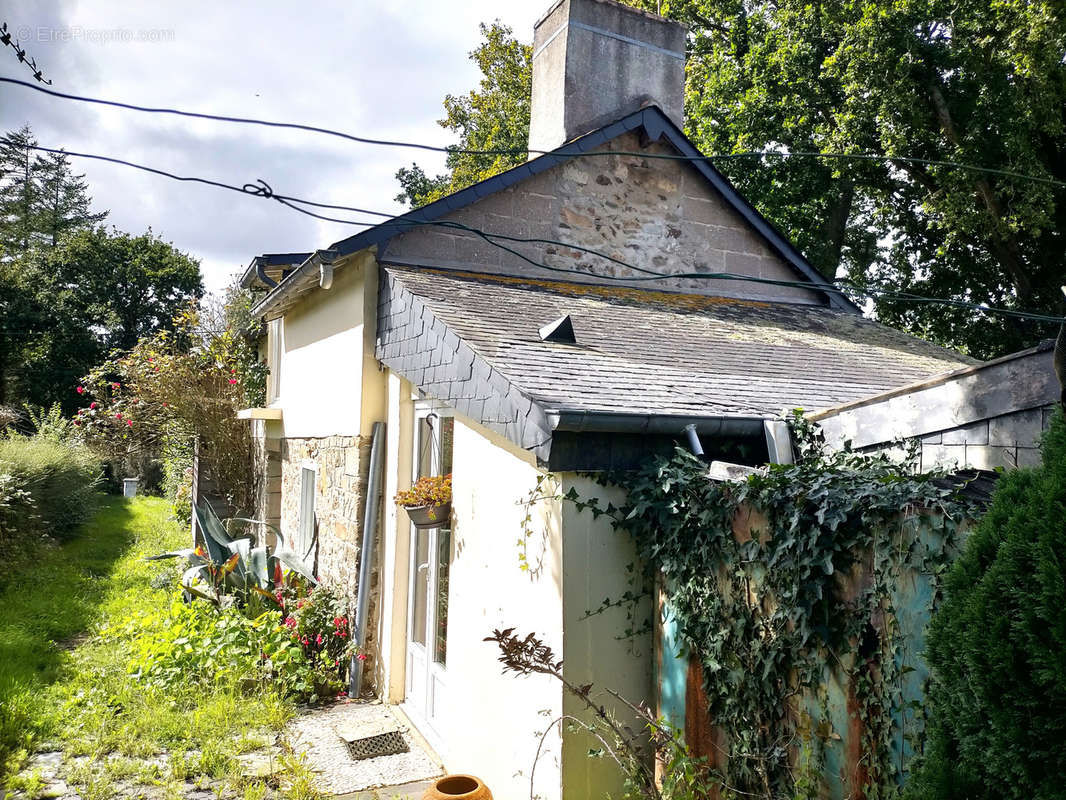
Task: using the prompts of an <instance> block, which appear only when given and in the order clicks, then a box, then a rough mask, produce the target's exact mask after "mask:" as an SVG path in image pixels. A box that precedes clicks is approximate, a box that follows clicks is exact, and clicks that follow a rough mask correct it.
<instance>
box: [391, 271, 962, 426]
mask: <svg viewBox="0 0 1066 800" xmlns="http://www.w3.org/2000/svg"><path fill="white" fill-rule="evenodd" d="M383 285H385V286H386V287H388V291H386V292H385V293H384V296H383V299H382V307H381V308H380V314H379V320H378V337H379V345H378V357H379V358H380V359H381V360H383V361H384V362H385V363H386V364H388V365H389V366H390V367H392V368H393V369H395V370H396V371H397V372H399V373H400V374H403V375H405V377H407V378H408V379H409V380H412V381H413V382H414V383H416V384H417V385H425V384H427V383H433V384H435V391H436V392H437V396H439V397H441V399H443V400H449V399H455V398H456V397H458V396H462V395H463V393H466V394H467V395H469V396H471V397H474V398H476V397H478V396H479V392H478V391H477V390H476V389H471V388H470V387H468V386H467V387H455V386H452V387H449V385H448V380H451V381H452V382H453V383H454V382H455V381H460V382H461V380H464V379H465V380H469V379H470V378H467V376H466V375H465V374H462V375H458V377H452V378H449V379H447V380H445V370H444V368H443V366H441V365H440V361H437V362H436V363H435V364H434V363H431V362H432V359H431V360H430V362H425V366H423V362H424V361H425V359H424V358H423V356H422V354H421V353H420V350H422V349H424V348H425V347H430V348H433V347H434V343H433V342H432V341H429V342H427V343H424V344H421V345H419V344H417V343H415V344H412V343H411V342H414V340H415V339H416V338H417V337H416V335H415V334H414V333H412V327H411V323H412V320H411V317H410V309H411V308H412V307H413V306H415V305H417V306H418V307H420V308H422V309H424V311H423V315H424V317H425V320H426V321H425V323H424V325H432V326H435V327H434V330H436V331H437V338H438V339H440V340H443V337H445V336H448V335H451V336H453V337H454V341H453V340H451V339H449V340H448V341H441V344H442V349H444V350H456V349H461V348H460V346H461V345H462V346H466V347H469V348H470V350H472V351H473V358H474V359H475V360H477V359H482V360H483V361H484V362H485V363H487V364H488V365H489V366H490V367H491V370H492V371H494V372H495V373H497V375H498V377H501V378H503V379H505V380H506V382H508V383H509V387H508V389H507V391H511V392H512V393H516V395H515V396H516V397H518V396H521V397H523V398H528V400H529V401H531V402H530V403H528V404H527V408H530V407H536V408H535V410H536V411H537V413H539V414H542V415H543V414H548V415H549V416H550V415H551V412H553V411H586V412H591V413H600V414H647V415H674V416H688V417H721V416H737V417H763V418H774V417H779V416H780V415H781V414H782V412H783V411H785V410H786V409H790V408H796V407H801V408H805V409H808V410H817V409H824V408H828V407H831V406H835V405H839V404H841V403H845V402H848V401H850V400H855V399H858V398H861V397H866V396H869V395H871V394H875V393H877V392H880V391H884V390H886V389H889V388H891V387H894V386H898V385H900V384H903V383H908V382H911V381H915V380H919V379H921V378H924V377H927V376H930V375H935V374H937V373H940V372H944V371H946V370H950V369H956V368H958V367H960V366H964V365H969V364H972V363H976V362H974V361H972V360H971V359H968V358H967V357H965V356H962V355H960V354H958V353H954V352H952V351H950V350H945V349H943V348H941V347H938V346H936V345H933V344H930V343H928V342H925V341H923V340H921V339H917V338H915V337H913V336H909V335H907V334H904V333H902V332H900V331H897V330H894V329H892V328H888V327H885V326H884V325H881V324H879V323H877V322H874V321H872V320H869V319H865V318H863V317H861V316H859V315H856V314H853V313H850V312H848V311H840V310H835V309H830V308H825V307H819V306H810V305H787V304H781V303H764V302H756V301H745V300H734V299H726V298H719V297H709V296H706V295H693V294H678V293H671V292H662V291H649V290H642V289H632V288H628V287H610V286H599V285H588V284H574V283H566V282H561V281H541V280H530V279H525V278H517V277H508V276H497V275H486V274H482V273H464V272H455V271H448V270H440V269H428V268H425V269H411V268H400V267H388V268H387V269H386V280H385V281H383ZM405 298H407V299H405ZM411 298H413V301H412V300H411ZM565 314H569V315H570V317H571V319H572V321H573V327H574V331H575V334H576V340H577V341H576V343H575V344H566V343H560V342H551V341H543V340H542V339H541V337H540V334H539V329H540V328H541V327H542V326H544V325H545V324H547V323H549V322H551V321H553V320H555V319H558V318H559V317H561V316H563V315H565ZM419 325H420V326H421V327H418V330H419V331H421V330H423V327H424V326H423V323H419ZM405 342H406V343H407V344H405ZM427 369H431V370H433V372H432V373H429V372H427V371H426V370H427ZM466 372H467V373H469V374H470V376H471V378H472V377H473V375H474V370H471V369H469V365H467V370H466ZM449 374H450V373H449ZM429 375H432V378H433V379H432V380H429V379H427V376H429ZM438 379H439V380H438ZM500 388H501V387H500V386H496V387H495V389H494V391H493V392H488V393H495V394H497V395H498V394H500V393H501V392H500ZM505 393H506V392H505ZM519 405H521V403H518V402H516V404H515V407H516V408H517V407H518V406H519ZM513 413H514V412H513V410H512V413H510V416H512V417H513ZM503 416H508V415H506V414H505V415H503ZM475 418H477V416H476V415H475ZM483 421H484V420H483ZM489 421H490V422H492V421H506V420H503V419H501V420H489ZM512 438H514V437H512ZM527 438H528V437H527ZM515 440H516V441H518V439H517V438H516V439H515Z"/></svg>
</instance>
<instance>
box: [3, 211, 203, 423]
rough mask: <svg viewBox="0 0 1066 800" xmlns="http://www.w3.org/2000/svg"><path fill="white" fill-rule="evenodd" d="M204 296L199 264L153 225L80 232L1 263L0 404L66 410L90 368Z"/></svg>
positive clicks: (170, 320) (162, 326) (166, 326)
mask: <svg viewBox="0 0 1066 800" xmlns="http://www.w3.org/2000/svg"><path fill="white" fill-rule="evenodd" d="M202 293H203V285H202V282H201V277H200V266H199V263H198V262H197V261H196V260H195V259H192V258H190V257H189V256H188V255H186V254H185V253H182V252H180V251H178V250H177V249H175V248H174V246H173V245H171V244H169V243H167V242H164V241H162V240H161V239H159V238H158V237H156V236H155V235H154V234H152V232H151V231H149V232H147V233H145V234H142V235H140V236H131V235H129V234H124V233H119V232H117V231H112V232H108V231H106V230H105V229H103V228H96V229H92V230H82V231H78V232H76V233H73V234H68V235H66V236H65V237H64V238H63V239H62V240H61V241H60V243H59V245H58V246H57V247H55V248H50V249H40V248H38V249H31V250H30V251H28V252H26V253H24V254H21V255H19V256H18V257H17V258H15V259H13V260H10V261H6V262H0V319H2V320H3V321H2V324H0V328H2V331H0V333H2V335H0V387H2V389H0V391H2V393H3V394H2V396H0V402H6V403H8V404H11V405H20V404H21V403H23V402H30V403H33V404H36V405H42V406H48V405H51V404H52V403H53V402H60V403H62V404H63V406H64V408H66V409H68V410H69V409H70V408H71V407H72V404H73V403H74V402H75V399H76V398H75V396H74V395H73V394H72V391H73V387H74V385H75V383H76V382H77V380H78V378H79V377H80V376H81V375H84V374H85V373H86V371H88V369H89V368H90V367H92V366H93V365H94V364H96V363H98V362H99V361H100V360H101V359H103V358H104V356H105V355H107V353H109V352H110V351H111V350H114V349H129V348H130V347H132V346H133V345H134V344H136V342H137V341H138V339H140V338H141V337H142V336H146V335H151V334H152V333H154V332H156V331H159V330H166V329H170V328H172V327H173V324H174V323H173V318H174V317H175V315H177V314H178V313H180V312H181V311H182V310H183V309H184V308H185V307H186V306H187V305H188V303H189V301H190V300H192V299H195V298H198V297H199V296H200V295H201V294H202Z"/></svg>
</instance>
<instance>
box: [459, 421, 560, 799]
mask: <svg viewBox="0 0 1066 800" xmlns="http://www.w3.org/2000/svg"><path fill="white" fill-rule="evenodd" d="M539 474H540V472H539V470H538V469H537V468H536V466H535V464H534V463H533V459H532V457H531V456H530V455H529V454H528V453H526V452H525V451H522V450H520V449H518V448H516V447H515V446H514V445H512V444H510V443H509V442H507V441H505V440H504V439H502V438H501V437H499V436H496V435H495V434H493V433H491V432H489V431H487V430H486V429H484V428H481V427H480V426H476V427H475V426H474V425H473V423H469V422H466V421H464V420H462V419H461V418H458V417H457V418H456V424H455V437H454V452H453V467H452V483H453V489H452V494H453V509H454V514H455V523H454V530H453V537H454V550H453V560H452V566H451V579H450V585H451V591H450V595H449V611H448V663H447V673H446V675H447V694H446V701H445V703H444V706H443V711H442V714H441V716H440V723H439V725H438V727H439V728H440V731H439V732H440V734H441V738H442V739H443V740H444V741H445V743H446V744H445V747H446V749H445V751H444V752H443V753H441V755H442V756H443V758H444V762H445V766H446V767H447V769H448V770H449V771H451V772H470V773H472V774H475V775H478V776H479V777H481V778H482V779H483V780H484V781H485V782H486V784H487V785H488V786H489V788H490V789H491V790H492V792H493V795H494V796H496V797H499V798H510V797H515V798H521V797H529V771H530V768H531V767H532V764H533V759H534V756H535V754H536V751H537V744H538V742H539V736H540V734H541V733H542V732H543V731H544V730H546V729H547V727H548V725H549V723H550V721H551V720H553V719H556V718H557V717H558V716H559V715H560V713H561V711H562V691H561V689H562V687H561V686H560V684H559V682H558V681H556V680H555V679H553V678H550V677H547V676H529V677H522V676H515V675H514V674H513V673H512V674H509V675H503V674H502V673H501V669H500V664H499V662H498V661H497V657H498V656H499V649H498V648H497V646H496V645H495V644H493V643H491V642H485V641H482V640H483V639H484V638H485V637H486V636H489V635H490V634H491V633H492V631H493V630H494V629H496V628H511V627H513V628H515V629H516V632H521V633H523V634H525V633H528V632H533V633H536V634H537V635H538V636H540V637H541V638H542V639H543V640H544V642H545V643H547V644H548V645H549V646H550V647H552V648H553V649H554V650H555V651H556V652H557V653H560V654H561V653H562V645H563V641H562V639H563V632H562V614H563V608H562V575H561V563H562V559H561V541H560V535H559V534H560V532H559V506H558V501H554V500H548V501H544V502H541V503H538V504H537V505H536V506H535V507H534V509H533V526H532V530H533V532H534V533H533V536H531V537H530V544H529V550H530V554H531V558H532V557H534V556H536V557H538V560H539V561H540V565H541V566H540V569H539V570H538V571H537V574H534V575H531V574H529V573H528V572H524V571H522V569H521V568H520V566H519V565H520V562H519V558H518V554H519V549H518V544H517V542H518V539H519V538H520V536H521V530H522V519H523V517H524V516H525V514H526V507H525V506H524V505H523V504H522V501H523V500H524V499H525V498H526V497H527V496H528V495H529V493H530V491H531V490H532V489H533V488H534V487H535V486H536V480H537V476H538V475H539ZM541 556H542V558H540V557H541ZM560 769H561V765H560V734H559V731H558V727H556V728H555V729H554V730H552V732H551V733H549V734H548V736H547V738H546V740H545V745H544V748H543V752H542V755H541V758H540V761H539V762H538V765H537V772H536V790H537V792H538V793H539V794H540V795H541V796H542V797H544V798H545V800H558V799H559V798H560V796H561V795H560ZM568 796H569V795H568ZM575 796H576V795H575Z"/></svg>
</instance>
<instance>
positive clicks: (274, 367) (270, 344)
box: [266, 317, 285, 403]
mask: <svg viewBox="0 0 1066 800" xmlns="http://www.w3.org/2000/svg"><path fill="white" fill-rule="evenodd" d="M282 323H283V318H282V317H278V318H277V319H272V320H270V322H268V323H267V370H268V371H269V373H268V375H267V396H266V399H267V403H273V402H274V401H275V400H277V399H278V397H279V396H281V353H282V345H283V344H284V335H285V331H284V327H283V324H282Z"/></svg>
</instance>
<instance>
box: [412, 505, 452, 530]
mask: <svg viewBox="0 0 1066 800" xmlns="http://www.w3.org/2000/svg"><path fill="white" fill-rule="evenodd" d="M405 510H406V511H407V516H409V517H410V518H411V524H412V525H414V526H415V527H416V528H419V529H424V528H439V527H441V526H442V525H447V524H448V521H449V520H450V519H451V516H452V504H451V503H450V502H449V503H442V504H440V505H437V506H407V507H405Z"/></svg>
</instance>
